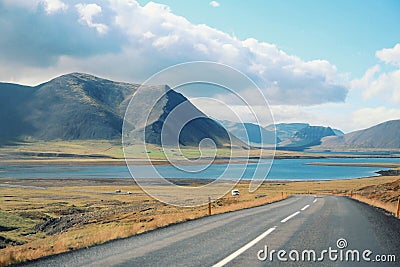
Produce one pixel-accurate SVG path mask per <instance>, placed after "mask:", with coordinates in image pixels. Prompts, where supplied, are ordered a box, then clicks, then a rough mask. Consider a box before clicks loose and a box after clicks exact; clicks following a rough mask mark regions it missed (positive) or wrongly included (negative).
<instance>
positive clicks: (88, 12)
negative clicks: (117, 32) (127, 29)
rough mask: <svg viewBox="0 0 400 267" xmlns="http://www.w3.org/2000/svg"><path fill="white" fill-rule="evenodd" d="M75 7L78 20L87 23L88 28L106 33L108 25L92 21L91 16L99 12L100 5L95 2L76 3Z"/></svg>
mask: <svg viewBox="0 0 400 267" xmlns="http://www.w3.org/2000/svg"><path fill="white" fill-rule="evenodd" d="M75 7H76V9H77V11H78V13H79V15H80V19H79V21H80V22H81V23H83V24H86V25H88V26H89V27H90V28H95V29H96V30H97V32H98V33H100V34H105V33H107V31H108V27H107V26H106V25H105V24H102V23H95V22H93V17H94V16H96V15H99V14H101V11H102V9H101V6H99V5H96V4H77V5H75Z"/></svg>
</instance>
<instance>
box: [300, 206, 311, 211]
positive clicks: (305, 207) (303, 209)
mask: <svg viewBox="0 0 400 267" xmlns="http://www.w3.org/2000/svg"><path fill="white" fill-rule="evenodd" d="M309 207H310V205H305V206H304V207H303V208H302V209H301V211H305V210H306V209H308V208H309Z"/></svg>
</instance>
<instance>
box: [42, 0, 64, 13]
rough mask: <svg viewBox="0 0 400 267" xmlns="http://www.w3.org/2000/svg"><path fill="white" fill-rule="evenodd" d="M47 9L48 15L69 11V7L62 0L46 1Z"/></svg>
mask: <svg viewBox="0 0 400 267" xmlns="http://www.w3.org/2000/svg"><path fill="white" fill-rule="evenodd" d="M44 2H45V9H46V12H47V13H48V14H53V13H56V12H58V11H60V10H64V11H65V10H67V8H68V6H67V5H66V4H64V3H63V2H61V1H60V0H46V1H44Z"/></svg>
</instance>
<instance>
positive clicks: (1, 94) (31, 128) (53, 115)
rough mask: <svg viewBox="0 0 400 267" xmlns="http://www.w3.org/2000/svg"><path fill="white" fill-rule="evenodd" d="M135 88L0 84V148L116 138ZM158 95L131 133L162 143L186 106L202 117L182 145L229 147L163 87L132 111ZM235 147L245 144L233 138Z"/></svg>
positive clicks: (63, 80) (67, 80)
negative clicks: (164, 131)
mask: <svg viewBox="0 0 400 267" xmlns="http://www.w3.org/2000/svg"><path fill="white" fill-rule="evenodd" d="M139 86H140V85H138V84H128V83H119V82H113V81H109V80H106V79H101V78H98V77H95V76H92V75H87V74H82V73H71V74H67V75H63V76H60V77H57V78H55V79H53V80H51V81H49V82H46V83H43V84H40V85H38V86H35V87H29V86H21V85H16V84H9V83H0V114H2V115H1V116H0V125H1V129H2V130H1V131H0V143H3V144H4V143H8V142H12V141H16V140H19V139H21V138H26V137H31V138H34V139H39V140H55V139H61V140H84V139H112V138H120V137H121V131H122V124H123V118H124V114H125V110H126V107H127V105H128V103H129V101H130V99H131V97H132V95H133V94H134V93H135V92H136V90H137V88H138V87H139ZM160 90H161V91H165V92H167V93H166V94H165V95H164V97H163V98H162V99H160V101H158V102H157V105H155V107H153V111H152V116H153V117H152V119H153V120H152V123H150V124H148V125H144V122H139V121H138V122H136V124H135V127H134V129H132V130H133V133H132V134H136V135H137V137H138V138H140V137H142V134H140V133H143V131H144V127H146V136H145V139H146V142H148V143H153V144H160V142H161V138H160V136H161V127H162V125H163V123H164V120H165V118H166V116H167V114H168V113H169V112H170V111H171V110H172V109H174V107H176V106H177V105H179V104H181V103H183V102H185V101H187V102H188V104H187V109H186V111H187V112H189V113H192V114H195V115H198V116H200V117H201V118H198V119H195V120H193V121H191V122H190V123H188V124H187V125H186V126H185V127H184V128H183V129H182V133H181V135H180V139H179V143H180V144H181V145H187V146H197V145H198V143H199V142H200V141H201V140H202V139H204V138H210V139H212V140H213V141H214V142H215V143H216V144H217V146H222V145H225V144H229V143H230V139H229V138H230V136H229V133H228V132H227V131H226V130H225V129H224V128H223V127H222V126H221V125H220V124H218V123H217V122H215V121H214V120H212V119H209V118H207V116H205V115H204V114H203V113H201V111H199V110H198V109H197V108H196V107H195V106H193V105H192V104H191V103H190V102H189V101H188V100H187V99H186V98H185V97H184V96H183V95H181V94H179V93H177V92H175V91H173V90H170V89H169V88H168V87H167V86H154V87H151V88H150V87H149V90H146V93H147V95H143V101H142V104H141V105H138V106H137V107H135V112H136V111H137V112H138V114H141V113H140V112H142V111H144V110H149V109H150V108H151V107H149V106H148V105H147V104H146V97H147V98H151V97H152V94H154V93H159V91H160ZM135 117H137V118H141V117H143V116H135ZM177 123H179V122H177ZM141 127H142V128H141ZM233 143H234V144H236V145H242V144H243V143H241V142H240V141H239V140H238V139H237V138H234V140H233ZM243 145H244V144H243Z"/></svg>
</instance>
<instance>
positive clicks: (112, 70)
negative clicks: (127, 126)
mask: <svg viewBox="0 0 400 267" xmlns="http://www.w3.org/2000/svg"><path fill="white" fill-rule="evenodd" d="M8 1H9V0H8ZM20 1H21V0H20ZM48 1H49V0H48ZM75 3H76V1H75ZM102 3H103V2H102ZM75 7H76V10H75V9H68V10H67V11H66V12H64V13H65V14H64V13H63V15H62V16H60V17H59V20H52V21H50V22H51V23H52V24H51V27H50V26H46V27H48V28H49V30H48V31H54V29H57V31H58V32H59V33H58V35H57V38H53V39H51V38H50V39H49V38H45V37H44V36H47V35H49V36H50V35H51V36H53V35H54V33H53V32H49V33H48V32H46V28H43V25H49V22H48V21H44V22H41V21H42V20H43V19H42V17H40V16H41V14H37V17H38V21H39V22H41V24H40V23H39V24H38V25H34V24H32V26H31V28H32V27H40V28H41V29H43V36H34V35H28V37H29V38H30V39H29V43H30V44H36V46H32V45H29V47H27V48H28V49H29V50H27V52H26V53H25V54H23V56H20V59H19V60H20V62H19V64H21V66H22V67H23V66H24V64H26V62H27V61H28V60H30V61H29V64H31V65H33V64H37V68H38V71H35V72H32V73H38V72H40V70H42V71H45V72H47V71H48V69H49V68H51V69H52V70H53V71H51V72H50V73H62V72H63V71H65V72H66V71H67V70H68V71H69V70H70V69H73V68H75V69H76V70H79V71H85V72H88V73H93V74H95V75H100V76H106V77H109V78H112V79H120V80H124V81H133V82H140V81H144V80H145V79H147V78H148V77H149V76H151V75H152V74H154V73H156V72H158V71H160V70H162V69H163V68H165V67H169V66H171V65H173V64H177V63H182V62H186V61H193V60H204V61H216V62H220V63H224V64H227V65H230V66H232V67H234V68H237V69H238V70H240V71H242V72H243V73H245V74H247V75H248V76H249V77H250V78H252V79H253V80H254V81H255V82H256V83H257V85H258V86H259V87H260V88H261V89H262V91H263V93H264V95H265V96H266V97H267V98H268V100H269V101H270V103H272V104H282V105H283V104H285V105H314V104H321V103H327V102H343V101H344V100H345V98H346V94H347V91H348V90H347V85H346V84H343V83H342V82H341V78H340V77H339V74H338V73H337V70H336V67H335V66H333V65H332V64H330V63H329V62H328V61H326V60H319V59H318V60H312V61H304V60H302V59H300V58H299V57H297V56H293V55H288V54H287V53H285V52H284V51H282V50H281V49H279V48H278V47H277V46H276V45H273V44H269V43H266V42H261V41H258V40H256V39H254V38H249V39H246V40H240V39H238V38H236V37H233V36H231V35H229V34H227V33H225V32H222V31H219V30H217V29H214V28H212V27H209V26H207V25H204V24H193V23H191V22H189V21H188V20H187V19H185V18H184V17H182V16H177V15H175V14H173V13H172V11H171V9H170V8H169V7H168V6H166V5H162V4H157V3H154V2H149V3H148V4H146V5H145V6H140V5H139V4H138V3H137V2H136V1H132V0H131V1H126V0H115V1H109V2H104V3H103V4H102V6H99V5H97V4H82V3H80V4H76V5H75ZM76 12H78V15H79V22H80V23H81V24H84V25H87V26H89V27H90V28H94V29H96V32H97V33H100V34H96V32H94V31H93V33H89V32H88V31H87V29H85V28H86V27H80V26H79V24H78V23H77V22H76ZM0 15H2V13H1V11H0ZM99 15H101V23H99V22H98V21H97V19H98V18H99ZM7 16H9V17H10V16H11V15H10V14H8V15H7ZM46 17H51V16H46ZM14 20H15V21H16V22H18V21H19V20H18V18H17V17H16V18H14ZM11 22H13V21H11ZM57 23H60V25H57ZM13 25H17V26H15V27H14V29H13V32H15V33H20V34H22V33H23V32H24V31H25V30H26V29H25V28H24V26H23V25H22V23H20V24H18V23H17V24H15V23H13ZM66 25H68V27H66ZM57 26H60V27H59V28H58V27H57ZM26 31H27V30H26ZM63 31H67V33H68V34H64V32H63ZM73 31H76V32H77V33H79V35H78V37H79V38H74V39H73V41H74V42H72V41H71V40H69V39H68V40H64V39H66V38H70V37H71V36H74V35H73ZM105 33H107V34H105ZM0 34H2V36H6V35H7V34H10V31H5V32H4V33H3V32H2V31H1V26H0ZM88 36H90V38H93V39H90V38H89V37H88ZM35 38H37V39H38V40H35ZM15 40H16V42H18V40H19V36H16V37H15ZM43 40H45V44H46V46H43ZM66 41H67V42H66ZM81 42H82V43H84V45H85V46H84V48H85V49H84V50H82V49H81V50H77V49H76V48H75V47H74V48H70V47H71V45H73V44H74V43H75V44H78V45H79V44H80V43H81ZM47 43H48V44H47ZM21 46H22V45H21ZM0 48H1V49H2V51H3V52H4V54H7V51H6V49H8V50H10V49H11V48H10V47H8V46H7V44H6V43H4V46H2V42H1V40H0ZM50 48H52V49H50ZM59 48H60V49H59ZM12 49H14V50H15V49H16V48H12ZM107 49H109V50H107ZM22 50H23V49H21V51H22ZM25 50H26V49H25ZM30 50H32V51H33V52H29V51H30ZM17 52H18V51H14V52H13V54H11V53H10V55H18V53H17ZM28 52H29V54H27V53H28ZM46 53H48V54H49V55H46ZM50 53H51V54H50ZM32 55H38V56H36V57H34V58H33V59H32ZM39 55H40V57H39ZM43 59H48V60H47V61H44V60H43ZM9 60H10V61H11V60H12V57H11V56H10V59H9ZM13 62H15V57H14V59H13ZM0 63H1V64H0V66H7V63H8V62H7V61H5V60H1V59H0ZM17 69H18V68H17ZM20 69H21V71H20V72H18V71H14V72H13V73H12V75H13V77H14V80H18V79H20V80H21V81H23V80H24V79H25V80H32V79H31V78H28V77H27V76H29V75H30V74H29V73H26V72H23V71H22V68H20ZM9 73H10V72H0V80H7V79H8V78H7V77H9V76H7V75H9ZM38 82H40V81H38Z"/></svg>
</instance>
